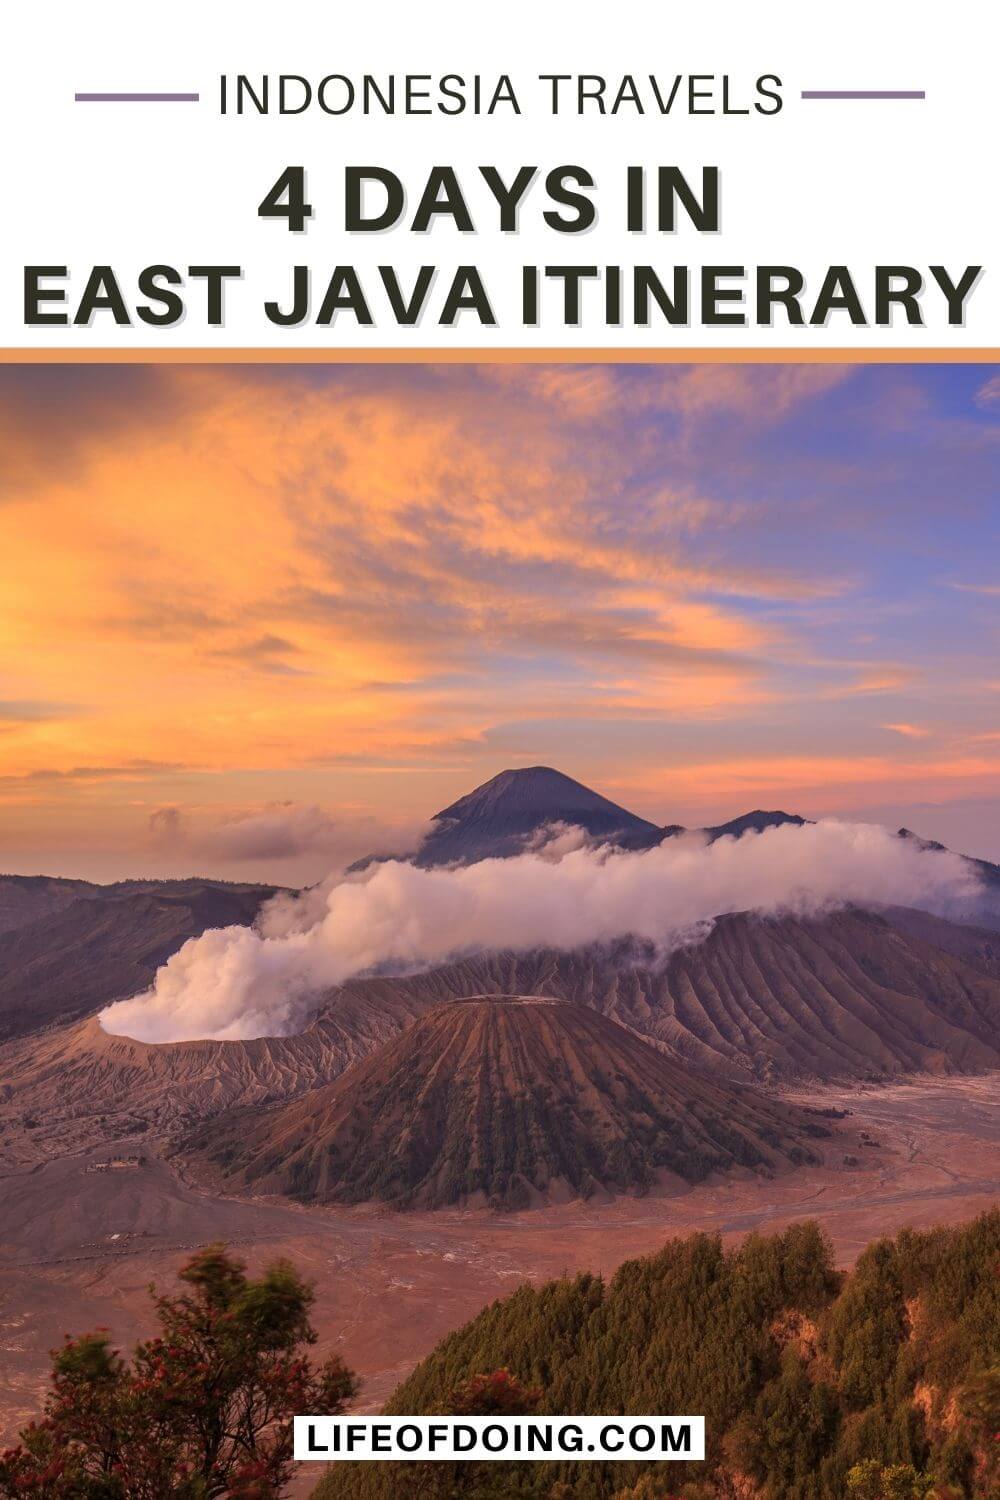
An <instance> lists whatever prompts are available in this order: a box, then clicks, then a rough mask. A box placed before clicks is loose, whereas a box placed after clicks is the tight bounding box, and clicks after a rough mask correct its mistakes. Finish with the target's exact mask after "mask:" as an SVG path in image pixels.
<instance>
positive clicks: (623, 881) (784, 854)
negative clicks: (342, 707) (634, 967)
mask: <svg viewBox="0 0 1000 1500" xmlns="http://www.w3.org/2000/svg"><path fill="white" fill-rule="evenodd" d="M978 889H979V888H978V883H977V880H976V877H975V874H974V872H973V871H972V869H971V867H970V866H969V865H968V863H967V862H966V861H964V860H962V859H961V858H960V857H959V856H957V855H953V854H949V853H946V852H940V851H932V850H926V849H922V848H920V847H919V846H918V845H916V844H915V843H913V842H912V841H909V840H905V839H900V838H897V837H895V836H893V835H892V834H890V833H888V832H887V830H885V829H883V828H880V827H877V826H875V825H872V824H857V823H840V822H833V821H830V822H824V823H819V824H816V825H812V826H810V825H807V826H805V827H801V828H798V827H790V826H786V827H781V828H774V829H768V830H766V831H765V832H764V833H762V834H759V835H756V836H754V835H747V836H745V837H744V838H742V839H739V840H734V839H731V838H726V839H720V840H718V841H717V842H716V843H714V844H712V845H707V844H706V843H705V842H704V841H703V840H702V839H700V838H698V837H694V836H692V837H686V838H682V839H672V840H667V841H666V842H664V843H663V844H661V845H659V847H657V848H655V849H650V850H646V851H643V852H641V853H631V854H626V853H620V852H613V851H611V850H608V849H593V848H585V847H584V848H570V849H569V850H568V852H566V853H564V854H563V856H562V857H561V858H558V859H555V860H553V856H552V850H551V849H547V850H545V851H543V852H526V853H525V854H523V855H520V856H518V857H517V858H515V859H510V860H486V861H483V862H482V863H480V864H475V865H470V866H466V867H462V868H448V869H439V870H423V869H419V868H418V867H416V866H415V865H413V864H410V863H407V862H401V861H391V862H388V863H384V864H380V865H376V866H373V867H371V868H370V869H368V870H367V871H365V872H363V873H362V874H360V875H358V876H356V877H351V878H347V879H339V878H332V879H330V880H329V881H327V882H326V883H325V884H324V885H322V886H321V887H318V888H317V889H315V890H313V891H310V892H307V893H306V895H305V896H304V897H302V898H300V899H299V900H288V899H287V898H286V899H284V900H279V902H278V903H276V904H275V905H273V906H272V907H271V909H270V910H269V911H268V912H267V913H266V915H265V919H264V922H263V924H262V928H261V930H260V931H253V930H250V929H247V928H241V927H229V928H222V929H216V930H213V931H210V932H206V933H204V934H203V935H202V936H201V937H200V938H196V939H193V940H191V941H190V942H188V943H186V944H185V945H184V947H183V948H182V949H181V950H180V951H179V952H178V953H176V954H174V956H173V957H172V958H171V959H170V960H169V961H168V962H167V963H166V964H165V965H164V966H163V967H162V968H161V969H160V970H159V973H158V974H157V976H156V981H155V983H154V985H153V987H152V989H151V990H150V991H148V992H147V993H146V994H143V995H139V996H136V997H135V998H134V999H131V1000H125V1001H122V1002H120V1003H118V1004H117V1005H113V1006H110V1007H109V1008H108V1009H107V1010H105V1011H103V1012H102V1014H101V1021H102V1024H103V1025H104V1027H105V1030H107V1031H110V1032H112V1033H114V1034H117V1035H121V1034H124V1035H128V1036H133V1037H136V1038H139V1039H140V1040H143V1041H151V1042H164V1041H182V1040H190V1039H194V1038H198V1037H215V1038H224V1039H237V1038H243V1039H245V1038H251V1037H257V1036H274V1035H284V1034H288V1033H289V1032H294V1031H296V1030H298V1029H299V1028H300V1027H301V1026H302V1024H303V1023H304V1021H305V1020H306V1019H307V1017H308V1015H309V1012H310V1010H311V1009H312V1008H313V1007H314V1006H315V1003H316V997H317V995H319V994H321V993H322V992H323V991H324V990H326V989H329V988H330V987H331V986H334V985H337V984H340V983H343V982H344V981H345V980H347V979H350V978H352V977H353V976H356V975H359V974H364V973H366V972H371V971H373V970H382V971H385V970H392V969H396V970H398V971H407V970H410V971H412V970H414V969H423V968H428V967H432V966H434V965H435V964H439V963H442V962H444V961H446V960H448V959H450V958H454V957H456V956H459V955H464V954H470V953H476V952H481V951H486V950H491V949H516V950H522V951H523V950H530V949H533V948H538V947H554V948H559V949H573V948H577V947H581V946H584V945H586V944H591V943H603V942H611V941H614V940H615V939H619V938H622V937H624V936H627V935H630V934H631V935H634V936H636V937H638V938H640V939H644V940H646V941H648V942H651V943H653V944H655V945H656V947H657V948H658V950H659V951H660V953H661V954H662V955H666V954H668V953H669V952H670V951H671V950H672V949H673V948H676V947H677V946H679V945H682V944H683V943H685V942H689V941H691V940H692V939H694V938H697V937H698V936H699V935H701V934H703V933H704V932H706V931H707V930H708V928H709V926H710V924H711V922H712V921H713V919H714V918H715V917H716V916H718V915H719V914H721V913H724V912H728V911H754V912H758V913H762V914H767V915H773V914H776V913H781V912H791V913H796V914H800V915H804V914H813V913H818V912H823V911H826V910H829V909H831V908H832V907H834V906H837V905H842V904H850V903H855V904H859V905H863V906H870V905H880V904H893V903H895V904H900V905H912V906H920V907H925V908H927V909H929V910H933V911H936V912H938V913H940V914H942V915H945V916H947V915H955V914H956V913H958V912H961V911H963V910H966V909H967V908H968V907H969V905H970V903H972V902H973V901H974V900H975V898H976V896H977V893H978Z"/></svg>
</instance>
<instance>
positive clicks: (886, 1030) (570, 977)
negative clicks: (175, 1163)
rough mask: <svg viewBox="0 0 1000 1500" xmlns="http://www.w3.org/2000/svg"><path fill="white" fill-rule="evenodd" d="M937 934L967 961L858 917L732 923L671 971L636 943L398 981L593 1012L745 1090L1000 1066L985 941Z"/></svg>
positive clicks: (414, 990) (487, 962) (445, 994)
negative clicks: (528, 997) (742, 1083)
mask: <svg viewBox="0 0 1000 1500" xmlns="http://www.w3.org/2000/svg"><path fill="white" fill-rule="evenodd" d="M913 925H914V926H916V925H918V924H916V923H914V924H913ZM941 928H942V929H944V933H945V934H946V933H947V932H948V931H951V932H953V933H954V934H956V937H955V942H954V946H955V947H956V948H959V947H960V948H962V949H963V951H964V956H960V954H959V953H957V952H946V951H944V949H943V948H941V947H938V946H935V945H934V944H933V943H931V942H928V941H926V940H925V939H924V938H921V937H919V936H917V935H916V933H915V932H914V933H909V932H904V931H902V930H900V929H899V928H897V927H896V926H894V925H893V924H892V923H891V922H890V921H888V920H887V919H886V917H884V916H880V915H878V914H876V913H873V912H867V911H860V910H857V909H847V910H843V911H838V912H834V913H832V914H831V915H829V916H827V917H823V918H814V919H809V920H806V919H800V918H795V917H780V918H779V917H775V918H760V917H755V916H750V915H746V914H742V915H740V914H737V915H732V916H727V917H723V918H720V920H719V921H718V922H717V923H716V924H715V926H714V927H713V929H712V931H711V932H710V933H709V934H708V936H707V937H706V938H705V939H704V940H703V941H702V942H700V943H697V944H692V945H691V946H690V947H687V948H682V949H680V950H678V951H677V952H676V953H674V954H672V955H671V957H670V958H669V959H668V960H667V961H666V962H664V963H662V964H658V963H657V962H656V960H655V956H654V955H651V954H649V953H642V952H637V951H636V950H635V949H634V948H631V947H629V946H627V945H622V947H621V948H620V949H619V950H618V951H616V952H609V951H607V950H601V949H589V950H580V951H576V952H572V953H561V952H555V951H551V950H546V951H542V952H534V953H527V954H515V953H491V954H483V955H479V956H476V957H473V958H469V959H465V960H462V961H461V962H458V963H454V964H450V965H445V966H443V967H442V968H440V969H437V970H434V971H433V972H431V973H428V974H422V975H416V976H413V977H410V978H405V979H399V980H396V981H393V983H395V984H396V985H398V986H399V987H400V988H401V989H405V990H406V991H408V993H409V994H410V995H411V996H414V997H417V996H419V997H420V999H421V1000H422V1001H423V1002H424V1003H425V1004H429V1003H432V1002H433V1001H435V1000H448V999H452V998H458V997H461V996H463V995H469V994H476V993H482V994H538V995H549V996H551V997H553V998H556V999H560V1000H568V1001H572V1002H574V1003H577V1004H584V1005H589V1006H592V1007H593V1008H594V1009H596V1010H598V1011H600V1012H601V1013H602V1014H603V1015H607V1016H610V1017H612V1018H613V1019H615V1020H616V1021H619V1022H621V1023H622V1024H624V1025H626V1026H628V1027H630V1028H632V1029H633V1030H635V1031H638V1032H640V1033H642V1034H643V1035H644V1036H646V1037H648V1038H650V1039H651V1040H653V1041H655V1042H657V1043H659V1044H661V1045H663V1046H665V1047H666V1048H667V1049H669V1051H670V1052H671V1053H673V1054H674V1055H677V1056H680V1057H683V1058H684V1059H686V1060H687V1061H688V1062H689V1063H691V1064H692V1065H694V1066H696V1067H698V1068H699V1069H702V1070H704V1071H706V1072H711V1073H716V1074H719V1073H721V1074H725V1075H729V1076H732V1077H734V1078H744V1079H747V1080H748V1081H753V1080H757V1081H762V1080H775V1081H777V1080H782V1079H788V1080H791V1079H802V1078H810V1079H811V1078H820V1079H841V1078H861V1079H874V1078H888V1077H894V1076H898V1075H900V1074H903V1073H908V1072H933V1073H955V1072H975V1071H978V1070H982V1069H989V1068H995V1067H1000V977H998V976H997V975H996V974H995V973H993V972H991V971H990V968H989V967H988V959H987V950H988V947H989V944H988V942H987V938H988V935H985V936H984V935H981V934H979V935H977V934H972V933H971V929H965V928H954V927H952V925H951V924H947V923H944V924H941ZM929 930H931V931H935V932H937V934H938V938H939V941H940V940H946V939H945V938H944V937H942V931H941V929H938V928H935V927H934V926H933V924H932V926H931V927H930V929H929ZM966 934H970V935H969V936H966ZM977 945H978V947H977ZM977 951H978V952H981V953H982V955H983V956H982V959H981V960H979V959H977V957H976V954H977ZM331 1003H332V1004H335V1003H336V1000H335V997H331Z"/></svg>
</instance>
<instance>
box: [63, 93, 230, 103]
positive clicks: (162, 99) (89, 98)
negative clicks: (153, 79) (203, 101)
mask: <svg viewBox="0 0 1000 1500" xmlns="http://www.w3.org/2000/svg"><path fill="white" fill-rule="evenodd" d="M73 98H74V100H75V101H76V103H77V104H197V102H198V100H199V99H200V98H201V95H200V94H74V95H73Z"/></svg>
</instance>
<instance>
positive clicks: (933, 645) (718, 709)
mask: <svg viewBox="0 0 1000 1500" xmlns="http://www.w3.org/2000/svg"><path fill="white" fill-rule="evenodd" d="M989 373H990V372H987V371H983V370H979V371H977V372H971V371H963V372H961V374H962V376H963V377H968V379H967V393H966V394H965V396H964V401H965V405H966V406H967V408H968V409H967V410H964V409H961V410H959V409H957V403H958V402H959V401H960V400H962V399H963V397H962V392H961V391H958V390H956V389H955V388H953V386H952V385H949V386H948V387H947V388H946V389H938V386H937V384H936V382H937V381H938V380H939V378H940V377H939V375H938V374H937V373H936V372H933V371H932V372H930V373H929V374H927V373H925V372H920V373H919V374H918V373H916V372H909V371H903V372H900V371H898V370H892V369H885V370H876V369H870V370H866V371H853V372H852V371H850V370H831V369H830V368H829V367H808V366H790V367H780V366H779V367H770V368H766V367H761V368H759V369H755V368H754V367H747V366H743V367H732V368H727V367H720V366H705V367H696V368H692V369H684V368H676V367H674V368H672V367H661V368H654V367H650V368H649V369H647V370H642V369H638V370H629V371H618V370H615V369H614V368H613V367H600V368H598V369H593V370H589V369H580V368H576V367H570V366H562V367H548V368H547V367H532V368H528V367H520V368H519V367H511V366H497V367H481V368H479V369H468V368H464V367H450V368H448V369H444V368H442V369H440V370H429V369H412V368H411V369H403V368H399V369H394V368H391V367H373V368H368V369H363V370H362V369H356V370H351V369H349V368H348V369H343V368H341V369H330V370H324V369H322V368H320V369H315V368H313V369H309V370H301V371H299V370H296V369H294V368H290V367H287V366H283V367H274V368H273V369H264V370H259V369H256V370H255V369H251V368H245V369H240V368H238V367H228V368H227V367H201V368H195V367H191V368H184V367H172V368H171V367H164V368H157V369H143V368H142V367H128V368H124V367H123V368H121V369H118V370H115V369H113V368H112V369H103V368H99V367H98V368H89V369H83V368H81V369H76V370H70V369H62V370H60V369H58V368H55V369H53V368H48V369H45V368H42V369H35V370H32V371H27V370H20V371H19V370H17V369H16V368H14V369H11V370H8V371H7V372H6V374H5V378H4V384H3V385H2V387H0V439H2V444H3V451H4V454H5V474H6V478H5V479H4V481H3V488H2V491H0V558H2V564H0V569H2V572H0V580H2V590H0V850H2V851H3V857H2V860H0V862H2V863H3V864H5V865H6V866H7V867H8V868H11V869H22V870H25V871H35V870H46V871H48V872H49V873H66V874H68V873H72V874H77V873H79V874H85V875H93V876H95V877H97V878H113V877H116V876H119V875H123V874H132V873H182V872H187V871H189V870H192V869H198V870H201V871H205V872H213V873H221V874H227V875H230V876H236V877H241V878H250V877H251V876H253V877H259V876H262V875H268V874H270V875H273V877H274V878H279V879H288V880H301V879H308V878H315V876H317V875H318V874H319V873H321V872H322V871H323V870H324V869H325V868H326V867H327V865H328V864H329V863H330V862H331V861H334V860H337V859H340V858H344V857H348V856H352V855H354V854H356V853H360V852H363V851H364V850H365V849H366V848H369V847H372V846H373V845H381V844H383V843H387V844H389V845H390V846H391V845H393V844H394V843H396V842H398V840H399V838H400V837H403V836H407V837H408V836H412V833H413V830H414V829H415V828H416V827H417V826H418V825H419V823H420V822H421V821H422V820H423V819H424V818H426V817H427V816H428V815H429V814H430V813H432V812H433V811H435V810H436V809H437V808H438V807H439V806H441V805H443V804H444V803H446V802H447V801H449V800H451V799H452V798H453V797H455V796H457V795H459V794H460V793H461V792H463V791H465V790H468V789H469V788H470V787H471V786H472V785H474V784H475V783H476V782H478V781H481V780H483V779H485V778H486V777H487V776H489V775H492V774H494V773H495V772H496V771H497V770H500V769H502V768H503V766H505V765H508V764H513V765H517V764H532V763H535V762H537V761H543V762H546V763H550V764H556V765H558V766H559V767H560V768H561V769H564V770H566V771H567V772H569V773H570V774H573V775H576V776H578V777H580V778H581V779H583V780H586V781H588V782H590V783H591V784H593V785H595V786H597V788H598V789H600V790H602V791H604V792H606V793H608V794H610V795H612V796H615V797H616V798H618V799H619V800H622V801H625V802H627V803H628V804H629V805H631V806H633V807H634V808H635V810H636V811H638V812H641V813H643V814H644V815H646V816H649V817H653V818H655V819H657V820H659V821H663V822H666V821H675V820H680V821H689V822H696V821H712V820H715V819H718V818H720V817H726V816H731V815H733V814H735V813H737V812H740V811H743V810H746V808H747V807H748V806H751V805H759V804H762V803H763V804H765V805H774V804H778V805H789V804H791V803H794V804H795V807H794V810H796V811H802V812H805V813H808V814H811V815H815V814H817V813H821V812H824V811H838V810H839V811H845V812H851V813H857V812H859V811H860V812H862V813H864V812H865V810H866V809H867V810H868V811H869V812H870V815H871V816H882V815H883V814H888V813H890V812H891V813H895V811H896V809H897V807H900V808H904V810H905V808H906V807H911V806H912V807H914V808H916V809H917V810H918V811H919V809H920V808H921V807H923V806H926V807H929V808H931V809H933V806H934V805H935V804H937V805H939V806H942V805H947V806H952V805H953V804H954V806H955V807H956V808H957V810H958V811H957V816H958V817H959V826H961V816H962V815H961V808H962V807H963V806H971V805H972V804H974V805H975V806H976V807H981V806H983V805H985V806H987V807H990V806H992V807H993V808H995V806H996V803H995V799H996V796H997V793H998V791H1000V669H997V668H996V666H995V665H993V663H995V661H996V659H997V658H996V651H995V647H996V644H997V642H996V616H997V607H998V604H1000V599H998V598H997V594H996V590H995V586H996V584H997V581H998V578H997V572H996V564H995V560H994V561H992V562H991V561H989V557H990V553H989V543H990V539H991V537H994V532H995V526H996V519H997V518H996V505H997V502H996V500H995V499H994V498H993V497H994V495H995V494H996V479H997V466H996V464H997V461H996V449H995V446H991V443H993V444H995V441H996V422H995V413H994V411H992V410H990V409H989V406H990V403H989V401H988V400H984V399H981V393H982V391H983V390H984V389H986V388H987V382H988V378H989ZM977 392H978V393H980V396H979V397H977ZM929 430H933V431H934V432H935V433H936V436H935V437H934V449H933V452H932V453H931V454H930V455H928V452H927V434H928V431H929ZM915 434H918V435H916V436H915ZM916 447H919V449H920V450H921V452H920V453H919V454H916V453H914V451H913V450H914V448H916ZM901 466H902V467H901ZM936 468H937V469H940V472H941V473H942V474H943V473H945V472H947V473H949V474H950V475H952V484H953V492H951V493H948V494H945V493H943V492H941V490H940V488H938V489H935V488H934V487H933V486H932V484H931V482H930V479H929V477H928V476H929V475H933V474H934V472H935V470H936ZM883 503H884V504H885V505H886V506H887V507H888V509H889V511H890V512H891V524H889V521H888V520H887V518H886V517H885V516H882V517H881V518H880V517H879V516H878V515H877V514H876V511H877V508H878V506H879V505H882V504H883ZM963 507H964V509H963ZM956 517H958V529H959V530H961V527H962V525H963V524H966V529H967V531H968V535H965V536H962V537H961V539H960V546H958V547H954V546H953V544H952V543H951V542H949V541H948V537H949V535H951V534H953V533H954V532H955V528H956ZM952 552H953V553H954V555H951V553H952ZM995 555H996V554H995V553H994V558H995ZM929 587H932V588H933V590H934V594H933V596H931V597H929V596H928V593H927V590H928V588H929ZM991 590H993V592H991ZM932 606H933V608H934V609H936V610H938V611H939V613H938V615H937V617H936V618H935V619H934V620H933V621H932V620H930V619H929V618H928V611H929V610H930V609H931V608H932ZM934 816H936V815H935V814H931V815H930V821H931V822H933V820H934ZM923 824H924V830H925V831H929V832H931V831H934V829H932V828H929V827H927V824H928V817H924V819H923ZM981 825H982V818H981V816H980V815H978V814H977V816H976V819H975V820H974V823H973V825H972V826H981ZM994 826H995V817H994ZM989 838H992V834H990V833H989V831H988V828H987V830H986V831H984V833H983V840H984V841H985V842H988V841H989ZM995 843H996V845H997V847H996V848H995V849H994V850H993V852H994V853H996V854H1000V834H998V836H997V838H996V840H995ZM981 852H990V850H989V849H986V848H983V849H982V851H981Z"/></svg>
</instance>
